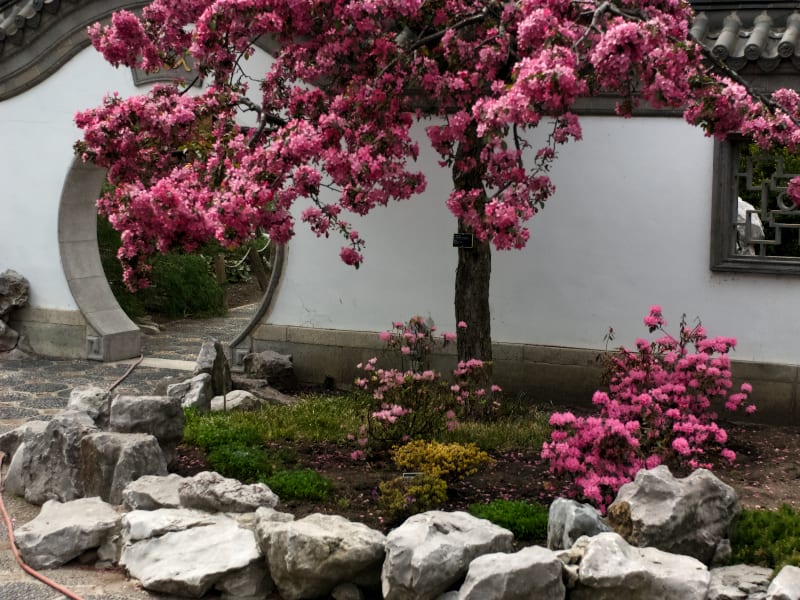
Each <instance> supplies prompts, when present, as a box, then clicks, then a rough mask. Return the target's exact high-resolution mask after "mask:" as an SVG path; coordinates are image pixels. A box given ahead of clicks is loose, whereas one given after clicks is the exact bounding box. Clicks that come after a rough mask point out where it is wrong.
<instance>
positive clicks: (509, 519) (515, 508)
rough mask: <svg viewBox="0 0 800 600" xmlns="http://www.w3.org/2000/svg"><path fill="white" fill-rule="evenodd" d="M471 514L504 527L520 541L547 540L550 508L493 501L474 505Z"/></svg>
mask: <svg viewBox="0 0 800 600" xmlns="http://www.w3.org/2000/svg"><path fill="white" fill-rule="evenodd" d="M469 512H470V513H471V514H473V515H475V516H476V517H480V518H481V519H487V520H489V521H491V522H492V523H494V524H495V525H499V526H500V527H504V528H506V529H508V530H509V531H511V533H513V534H514V537H515V538H517V539H518V540H536V541H540V540H546V539H547V515H548V512H549V509H548V507H546V506H543V505H541V504H531V503H528V502H523V501H521V500H493V501H492V502H489V503H488V504H473V505H471V506H470V507H469Z"/></svg>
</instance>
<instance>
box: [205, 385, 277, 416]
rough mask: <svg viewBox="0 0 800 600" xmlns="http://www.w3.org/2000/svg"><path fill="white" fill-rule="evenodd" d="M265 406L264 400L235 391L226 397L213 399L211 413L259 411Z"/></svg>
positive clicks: (245, 392) (247, 393)
mask: <svg viewBox="0 0 800 600" xmlns="http://www.w3.org/2000/svg"><path fill="white" fill-rule="evenodd" d="M264 404H265V402H264V400H262V399H261V398H259V397H258V396H254V395H253V394H251V393H250V392H247V391H245V390H233V391H232V392H230V393H228V394H225V395H224V396H214V397H213V398H212V399H211V411H212V412H219V411H221V410H258V409H259V408H261V406H263V405H264Z"/></svg>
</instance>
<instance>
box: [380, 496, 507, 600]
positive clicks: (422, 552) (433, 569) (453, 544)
mask: <svg viewBox="0 0 800 600" xmlns="http://www.w3.org/2000/svg"><path fill="white" fill-rule="evenodd" d="M512 540H513V535H512V533H511V532H510V531H508V530H507V529H503V528H502V527H498V526H497V525H494V524H492V523H490V522H489V521H487V520H485V519H478V518H477V517H473V516H472V515H470V514H468V513H466V512H443V511H429V512H425V513H421V514H418V515H414V516H412V517H410V518H409V519H407V520H406V521H405V523H403V524H402V525H400V526H399V527H398V528H397V529H394V530H393V531H391V532H390V533H389V535H388V536H387V537H386V559H385V560H384V562H383V569H382V572H381V588H382V591H383V596H384V598H385V599H386V600H411V599H419V600H432V599H434V598H436V597H437V596H439V595H441V594H443V593H444V592H446V591H448V590H449V589H450V588H451V587H453V586H455V585H456V584H457V583H458V582H459V581H460V580H461V579H462V578H463V577H464V576H465V575H466V574H467V570H468V568H469V564H470V562H472V561H473V560H474V559H476V558H477V557H479V556H482V555H484V554H490V553H494V552H511V543H512Z"/></svg>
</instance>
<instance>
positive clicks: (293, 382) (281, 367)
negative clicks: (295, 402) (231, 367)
mask: <svg viewBox="0 0 800 600" xmlns="http://www.w3.org/2000/svg"><path fill="white" fill-rule="evenodd" d="M244 372H245V373H246V374H247V376H248V377H252V378H254V379H262V380H266V382H267V383H268V384H269V385H270V386H272V387H274V388H275V389H277V390H280V391H282V392H290V391H292V390H294V389H295V388H296V387H297V376H296V375H295V373H294V365H293V364H292V357H291V355H289V354H280V353H278V352H274V351H272V350H265V351H263V352H258V353H256V352H252V353H250V354H247V355H246V356H245V357H244Z"/></svg>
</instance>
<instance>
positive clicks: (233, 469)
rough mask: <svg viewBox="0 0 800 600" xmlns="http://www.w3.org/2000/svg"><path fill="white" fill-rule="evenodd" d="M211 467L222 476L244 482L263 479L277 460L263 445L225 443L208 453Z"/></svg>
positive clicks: (269, 473)
mask: <svg viewBox="0 0 800 600" xmlns="http://www.w3.org/2000/svg"><path fill="white" fill-rule="evenodd" d="M208 462H209V464H210V465H211V467H212V468H213V469H214V470H215V471H217V472H218V473H219V474H220V475H222V476H223V477H232V478H233V479H238V480H239V481H242V482H244V483H253V482H255V481H264V480H266V479H267V478H268V477H269V476H270V475H272V473H273V471H275V469H276V468H277V467H279V466H280V463H279V461H278V460H277V459H276V457H275V456H273V455H272V454H271V453H270V452H269V451H268V450H267V449H266V448H264V447H263V446H246V445H243V444H225V445H222V446H216V447H215V448H214V449H213V450H211V452H209V453H208Z"/></svg>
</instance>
